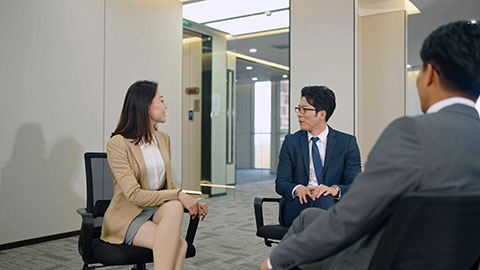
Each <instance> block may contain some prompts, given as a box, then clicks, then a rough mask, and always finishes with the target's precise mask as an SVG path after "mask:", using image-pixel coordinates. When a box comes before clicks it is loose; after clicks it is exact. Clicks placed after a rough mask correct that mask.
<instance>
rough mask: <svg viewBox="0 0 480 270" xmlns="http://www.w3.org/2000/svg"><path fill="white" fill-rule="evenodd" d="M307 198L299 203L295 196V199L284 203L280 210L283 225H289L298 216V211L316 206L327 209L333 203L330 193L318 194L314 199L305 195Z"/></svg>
mask: <svg viewBox="0 0 480 270" xmlns="http://www.w3.org/2000/svg"><path fill="white" fill-rule="evenodd" d="M307 200H308V201H307V203H304V204H300V200H299V198H298V197H295V199H293V200H291V201H287V202H286V203H285V205H284V207H283V211H282V215H283V218H282V219H281V220H282V221H283V224H282V225H283V226H285V227H290V226H291V225H292V222H293V220H294V219H295V218H297V217H298V215H299V214H300V212H302V211H303V210H305V209H307V208H311V207H316V208H321V209H324V210H327V209H328V208H330V207H332V206H333V205H334V204H335V199H334V198H333V197H332V196H331V195H328V196H320V198H318V199H315V200H312V199H311V198H310V197H309V196H307Z"/></svg>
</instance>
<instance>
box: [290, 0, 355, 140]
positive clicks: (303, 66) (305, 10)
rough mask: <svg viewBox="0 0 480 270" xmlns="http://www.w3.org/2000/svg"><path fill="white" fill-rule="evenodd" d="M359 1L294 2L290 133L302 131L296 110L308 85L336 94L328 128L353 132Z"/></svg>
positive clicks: (291, 46) (320, 0)
mask: <svg viewBox="0 0 480 270" xmlns="http://www.w3.org/2000/svg"><path fill="white" fill-rule="evenodd" d="M355 3H356V1H351V0H336V1H331V0H292V1H291V6H290V10H291V13H290V20H291V23H290V48H291V50H290V59H291V62H290V69H291V70H290V84H291V86H290V107H291V108H290V109H291V112H290V132H291V133H294V132H295V131H297V130H298V129H299V125H298V121H297V116H296V113H295V111H294V110H293V108H294V107H295V106H296V105H297V104H298V102H299V100H300V93H301V89H302V88H303V87H304V86H307V85H325V86H328V87H329V88H330V89H332V90H333V91H334V92H335V96H336V102H337V108H336V109H335V112H334V114H333V116H332V118H331V119H330V120H329V122H328V123H329V124H330V125H331V126H332V127H333V128H335V129H337V130H341V131H343V132H347V133H350V134H353V132H354V108H355V106H354V105H355V104H354V102H355V98H354V96H355V87H354V80H355V59H354V57H355V54H354V51H355V14H356V4H355Z"/></svg>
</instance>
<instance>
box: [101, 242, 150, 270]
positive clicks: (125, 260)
mask: <svg viewBox="0 0 480 270" xmlns="http://www.w3.org/2000/svg"><path fill="white" fill-rule="evenodd" d="M92 247H93V250H92V257H93V259H94V260H95V261H96V262H99V263H102V264H104V265H125V264H138V263H145V262H147V263H149V262H153V253H152V250H151V249H148V248H142V247H136V246H131V245H123V244H122V245H114V244H110V243H106V242H104V241H102V240H100V239H98V238H96V239H93V243H92Z"/></svg>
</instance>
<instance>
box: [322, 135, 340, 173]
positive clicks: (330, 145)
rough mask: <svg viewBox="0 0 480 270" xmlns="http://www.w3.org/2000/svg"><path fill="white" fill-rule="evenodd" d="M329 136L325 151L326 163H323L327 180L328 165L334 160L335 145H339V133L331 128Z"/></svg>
mask: <svg viewBox="0 0 480 270" xmlns="http://www.w3.org/2000/svg"><path fill="white" fill-rule="evenodd" d="M328 128H329V132H328V136H327V149H326V150H325V161H324V162H323V176H324V179H325V173H326V172H327V169H328V165H329V164H330V160H331V159H332V156H333V153H334V152H335V145H336V144H337V131H336V130H334V129H333V128H331V127H330V126H329V127H328Z"/></svg>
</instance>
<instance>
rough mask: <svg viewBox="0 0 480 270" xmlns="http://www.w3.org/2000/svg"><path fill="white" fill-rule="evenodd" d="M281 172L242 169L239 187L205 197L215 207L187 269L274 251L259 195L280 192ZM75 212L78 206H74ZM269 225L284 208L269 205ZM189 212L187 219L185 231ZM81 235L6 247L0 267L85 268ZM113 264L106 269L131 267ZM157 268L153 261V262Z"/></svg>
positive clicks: (252, 259)
mask: <svg viewBox="0 0 480 270" xmlns="http://www.w3.org/2000/svg"><path fill="white" fill-rule="evenodd" d="M274 178H275V175H273V174H269V172H268V171H266V170H237V185H236V187H235V189H226V192H227V194H226V195H224V196H217V197H212V198H207V199H202V201H204V202H206V203H207V204H208V206H209V214H208V216H207V218H206V219H205V220H204V221H203V222H201V223H200V225H199V227H198V231H197V234H196V237H195V247H196V249H197V255H196V256H195V257H193V258H189V259H186V260H185V269H259V266H260V264H261V262H262V260H263V259H264V258H265V257H266V256H268V255H269V254H270V252H271V250H272V248H269V247H267V246H265V245H264V243H263V239H260V238H258V237H256V236H255V232H256V227H255V218H254V214H253V199H254V198H255V197H272V196H273V197H278V195H277V194H275V191H274V180H273V179H274ZM72 211H75V210H74V209H73V210H72ZM264 216H265V219H266V224H269V223H277V218H278V208H277V207H276V205H272V204H266V205H265V207H264ZM187 219H188V216H185V218H184V224H183V228H184V232H183V235H185V230H186V228H187V222H188V220H187ZM77 241H78V236H74V237H69V238H64V239H60V240H54V241H49V242H44V243H39V244H34V245H29V246H24V247H19V248H14V249H8V250H3V251H0V269H2V270H19V269H39V270H50V269H52V270H53V269H81V268H82V265H83V262H82V259H81V257H80V255H79V253H78V249H77ZM130 268H131V267H128V266H123V267H109V268H106V269H130ZM147 268H148V269H153V265H151V264H149V265H147Z"/></svg>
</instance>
